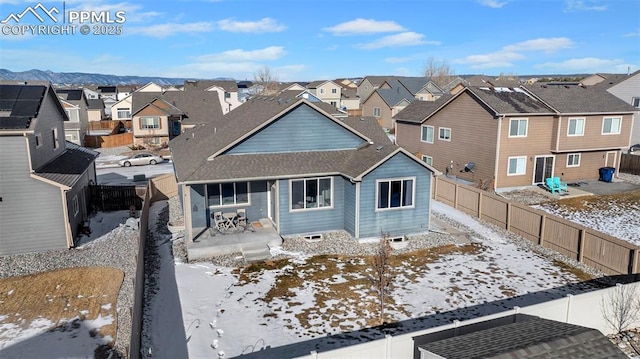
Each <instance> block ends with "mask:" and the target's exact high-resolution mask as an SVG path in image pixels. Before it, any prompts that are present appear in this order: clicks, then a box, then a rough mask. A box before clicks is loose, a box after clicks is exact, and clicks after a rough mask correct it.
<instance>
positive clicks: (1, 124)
mask: <svg viewBox="0 0 640 359" xmlns="http://www.w3.org/2000/svg"><path fill="white" fill-rule="evenodd" d="M30 123H31V118H29V117H15V116H13V117H0V129H3V130H19V129H27V128H29V124H30Z"/></svg>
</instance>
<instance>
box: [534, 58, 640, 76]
mask: <svg viewBox="0 0 640 359" xmlns="http://www.w3.org/2000/svg"><path fill="white" fill-rule="evenodd" d="M534 67H535V68H538V69H544V70H545V71H550V72H566V73H571V72H573V73H596V72H610V73H626V72H627V70H628V69H629V68H630V69H631V71H635V69H637V68H638V66H637V65H632V64H628V63H625V61H624V60H622V59H599V58H595V57H584V58H580V59H569V60H565V61H561V62H545V63H542V64H538V65H535V66H534Z"/></svg>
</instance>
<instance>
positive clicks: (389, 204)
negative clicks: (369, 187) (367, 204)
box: [376, 177, 415, 210]
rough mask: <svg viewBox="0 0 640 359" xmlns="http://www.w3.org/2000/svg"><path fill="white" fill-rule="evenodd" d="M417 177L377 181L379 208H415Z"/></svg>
mask: <svg viewBox="0 0 640 359" xmlns="http://www.w3.org/2000/svg"><path fill="white" fill-rule="evenodd" d="M414 182H415V177H410V178H394V179H388V180H386V179H385V180H377V181H376V203H377V206H376V208H377V210H385V209H393V208H413V200H414V191H413V188H414V185H413V184H414Z"/></svg>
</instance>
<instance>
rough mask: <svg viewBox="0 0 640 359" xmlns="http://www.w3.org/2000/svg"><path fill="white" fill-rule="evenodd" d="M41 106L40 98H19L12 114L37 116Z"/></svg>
mask: <svg viewBox="0 0 640 359" xmlns="http://www.w3.org/2000/svg"><path fill="white" fill-rule="evenodd" d="M39 107H40V100H22V101H21V100H18V101H16V103H15V105H13V111H11V116H28V117H36V113H37V112H38V108H39Z"/></svg>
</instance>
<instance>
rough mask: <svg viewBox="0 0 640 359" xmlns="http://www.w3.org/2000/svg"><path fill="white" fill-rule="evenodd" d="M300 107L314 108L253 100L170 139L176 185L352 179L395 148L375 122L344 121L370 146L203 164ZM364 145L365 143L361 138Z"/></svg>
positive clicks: (233, 157) (269, 99)
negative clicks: (318, 177) (328, 177)
mask: <svg viewBox="0 0 640 359" xmlns="http://www.w3.org/2000/svg"><path fill="white" fill-rule="evenodd" d="M287 92H288V91H287ZM296 92H297V91H293V93H296ZM287 95H288V94H287ZM278 99H280V101H278ZM298 106H310V107H312V108H317V107H316V106H315V104H312V103H309V102H308V101H305V100H291V99H290V98H289V99H287V98H286V96H285V97H284V98H282V97H277V98H276V97H266V96H258V97H254V98H252V99H250V100H249V101H248V102H246V103H244V104H243V105H242V106H240V107H238V108H237V109H235V110H233V111H231V112H230V113H228V114H227V115H225V116H223V117H222V118H221V119H219V120H217V121H215V122H214V123H211V124H207V125H204V126H199V127H196V128H193V129H191V130H188V131H187V132H185V133H184V134H182V135H180V136H178V137H176V138H175V139H173V140H171V142H170V147H171V154H172V156H173V159H174V166H175V169H176V175H177V177H178V180H179V181H180V182H191V181H212V180H237V179H256V178H276V177H292V176H306V175H312V174H320V173H323V174H343V175H345V176H349V177H353V178H355V177H357V176H358V175H360V174H362V173H363V172H364V171H366V170H367V169H369V168H370V167H372V166H373V165H375V164H376V163H378V162H379V161H381V160H382V159H384V158H385V157H386V156H388V155H389V154H391V153H392V152H394V151H397V150H398V149H399V148H398V147H397V146H395V145H394V144H392V143H391V141H390V140H389V139H388V137H387V136H386V134H385V133H384V132H383V131H382V129H381V128H380V127H379V126H378V124H377V122H376V121H375V119H373V118H363V119H360V118H345V119H334V120H335V121H337V122H341V123H343V124H344V125H345V126H346V128H347V129H351V130H352V131H354V132H356V133H359V134H361V136H365V137H366V138H367V139H369V140H371V141H373V142H374V144H372V145H368V146H363V147H361V148H359V149H353V150H342V151H314V152H289V153H270V154H243V155H224V154H221V155H218V156H216V157H215V158H214V159H213V160H211V161H208V160H207V158H208V157H209V156H211V155H213V154H214V153H216V152H219V151H220V150H222V149H224V148H226V147H228V146H230V145H231V144H233V143H235V142H236V141H238V140H240V139H241V138H243V137H244V136H246V135H247V134H248V133H250V132H252V131H254V130H256V129H257V128H259V127H262V126H264V125H266V124H267V123H269V121H270V120H273V119H274V118H275V116H276V115H279V114H281V113H282V114H284V113H286V112H288V111H292V110H293V109H295V108H297V107H298ZM363 143H366V139H364V138H363ZM265 150H268V149H265Z"/></svg>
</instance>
